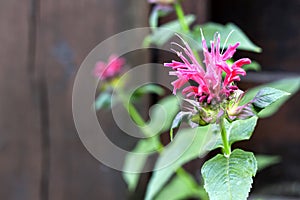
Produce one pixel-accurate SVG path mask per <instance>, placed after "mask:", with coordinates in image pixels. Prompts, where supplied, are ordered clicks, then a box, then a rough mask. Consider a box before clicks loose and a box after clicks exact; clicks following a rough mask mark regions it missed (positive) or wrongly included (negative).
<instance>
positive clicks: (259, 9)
mask: <svg viewBox="0 0 300 200" xmlns="http://www.w3.org/2000/svg"><path fill="white" fill-rule="evenodd" d="M183 6H184V9H185V11H186V13H194V14H196V15H197V17H198V18H197V23H204V22H207V21H214V22H219V23H223V24H224V23H227V22H233V23H235V24H237V25H238V26H239V27H240V28H241V29H242V30H243V31H244V32H245V33H246V34H247V35H248V36H249V38H250V39H251V40H252V41H254V42H255V43H256V44H257V45H258V46H260V47H262V49H263V53H262V54H255V53H247V57H249V58H251V59H254V60H256V61H258V62H259V63H260V64H261V65H262V72H261V73H249V76H248V77H247V79H244V81H243V82H242V84H241V86H242V87H243V88H244V89H246V88H249V87H253V86H256V85H259V84H261V83H266V82H270V81H273V80H278V79H281V78H286V77H291V76H295V75H300V70H299V69H300V68H299V61H300V60H299V59H300V58H299V56H300V55H299V52H300V27H299V20H300V12H299V10H300V1H299V0H289V1H286V0H273V1H267V0H243V1H239V0H227V1H217V0H185V1H183ZM150 10H151V5H150V4H148V3H147V1H146V0H77V1H73V0H63V1H61V0H43V1H42V0H23V1H18V0H9V1H4V0H2V1H1V2H0V16H1V17H0V27H1V34H0V44H1V45H0V58H1V59H0V82H1V83H0V93H1V94H2V95H1V97H0V112H1V115H0V130H1V131H0V199H7V200H19V199H22V200H35V199H41V200H48V199H51V200H52V199H53V200H65V199H73V200H77V199H78V200H79V199H80V200H81V199H90V200H93V199H109V200H114V199H127V198H132V199H141V198H142V196H143V192H144V190H145V185H146V182H147V180H148V178H149V176H150V175H151V174H144V175H143V176H142V178H143V179H142V180H141V182H140V186H139V187H138V190H137V192H136V195H130V194H128V192H127V188H126V184H125V182H124V181H123V179H122V175H121V172H119V171H116V170H113V169H110V168H108V167H106V166H105V165H103V164H101V163H99V162H98V161H97V160H96V159H94V158H93V157H92V156H91V155H90V154H89V153H88V151H87V150H86V149H85V148H84V146H83V145H82V143H81V141H80V139H79V137H78V135H77V132H76V129H75V126H74V122H73V117H72V109H71V105H72V101H71V97H72V87H73V81H74V78H75V75H76V71H77V70H78V68H79V66H80V64H81V62H82V61H83V59H84V58H85V57H86V56H87V54H88V53H89V52H90V51H91V50H92V49H93V48H94V47H95V46H96V45H97V44H99V43H100V42H101V41H103V40H105V39H106V38H108V37H110V36H112V35H113V34H116V33H119V32H121V31H125V30H128V29H131V28H136V27H145V26H148V16H149V12H150ZM171 19H172V16H171V17H168V18H166V19H163V20H166V21H168V20H171ZM135 53H136V54H142V55H143V56H137V57H134V58H135V60H134V61H132V63H131V64H132V66H134V65H133V64H134V63H146V62H150V61H152V62H164V61H165V60H164V59H162V58H161V57H160V56H159V55H158V54H157V52H155V51H147V52H135ZM240 55H245V53H244V54H243V52H241V53H240ZM152 75H153V73H149V76H152ZM154 101H155V99H154V100H152V102H154ZM299 101H300V94H299V92H298V93H297V94H296V95H295V96H294V97H293V98H291V99H290V100H289V101H288V103H287V104H285V105H284V106H283V107H282V108H281V109H280V110H279V112H278V113H277V114H276V115H274V116H272V117H270V118H267V119H263V120H260V122H259V124H258V128H257V130H256V131H255V133H254V135H253V139H252V140H251V141H250V142H243V143H240V144H239V145H240V146H243V147H244V148H246V149H249V150H252V151H254V152H257V153H264V154H271V155H279V156H280V157H281V162H280V163H279V164H276V165H274V166H272V167H269V168H267V169H265V170H264V171H263V173H259V174H258V175H257V178H256V179H255V183H254V190H253V192H254V193H260V194H274V195H276V194H280V195H286V196H291V197H298V198H300V173H299V168H300V131H299V130H300V129H299V122H300V116H299V113H300V105H299ZM150 102H151V101H150ZM142 112H144V113H147V112H148V110H147V107H146V106H144V110H142ZM101 123H102V124H105V126H106V127H110V130H111V131H112V132H113V133H112V136H111V137H112V138H113V139H112V140H116V141H119V142H120V143H123V145H124V146H126V147H128V148H130V147H133V145H134V141H127V140H121V139H122V138H121V139H120V136H119V134H114V132H118V131H119V130H118V129H117V128H116V127H115V126H114V123H113V119H112V118H111V116H110V115H109V114H108V115H106V117H105V118H104V119H103V120H102V121H101ZM193 165H195V166H197V163H191V164H190V166H188V168H190V169H191V171H192V172H193V169H194V168H196V167H195V166H194V167H193ZM194 173H196V171H194Z"/></svg>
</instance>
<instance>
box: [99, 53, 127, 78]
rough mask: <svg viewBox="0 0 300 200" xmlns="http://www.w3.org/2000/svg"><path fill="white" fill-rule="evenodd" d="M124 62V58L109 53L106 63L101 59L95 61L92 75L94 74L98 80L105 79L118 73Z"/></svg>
mask: <svg viewBox="0 0 300 200" xmlns="http://www.w3.org/2000/svg"><path fill="white" fill-rule="evenodd" d="M124 64H125V59H124V58H120V57H118V56H116V55H111V56H110V57H109V58H108V62H107V63H105V62H102V61H98V62H97V63H96V66H95V69H94V76H96V77H97V78H99V79H100V80H105V79H108V78H111V77H114V76H116V75H117V74H118V73H120V71H121V69H122V67H123V66H124Z"/></svg>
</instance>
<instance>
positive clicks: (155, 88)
mask: <svg viewBox="0 0 300 200" xmlns="http://www.w3.org/2000/svg"><path fill="white" fill-rule="evenodd" d="M151 93H152V94H157V95H159V96H162V95H163V94H164V93H165V91H164V89H163V88H162V87H161V86H159V85H156V84H147V85H143V86H142V87H140V88H138V89H137V90H136V91H134V93H133V94H132V97H131V99H132V100H133V101H136V100H139V98H140V97H142V96H143V95H146V94H151Z"/></svg>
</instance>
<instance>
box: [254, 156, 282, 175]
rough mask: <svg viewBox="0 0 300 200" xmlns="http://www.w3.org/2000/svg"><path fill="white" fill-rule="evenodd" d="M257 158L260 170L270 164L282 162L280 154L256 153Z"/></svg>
mask: <svg viewBox="0 0 300 200" xmlns="http://www.w3.org/2000/svg"><path fill="white" fill-rule="evenodd" d="M255 158H256V160H257V169H258V171H260V170H263V169H265V168H267V167H269V166H272V165H275V164H277V163H279V162H280V157H279V156H269V155H261V154H260V155H255Z"/></svg>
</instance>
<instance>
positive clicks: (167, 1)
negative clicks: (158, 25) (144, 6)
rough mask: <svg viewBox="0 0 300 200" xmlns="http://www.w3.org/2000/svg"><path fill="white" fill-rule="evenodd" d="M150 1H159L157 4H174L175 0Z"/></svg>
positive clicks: (150, 0)
mask: <svg viewBox="0 0 300 200" xmlns="http://www.w3.org/2000/svg"><path fill="white" fill-rule="evenodd" d="M148 2H149V3H157V4H165V5H166V4H172V3H174V2H175V0H148Z"/></svg>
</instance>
